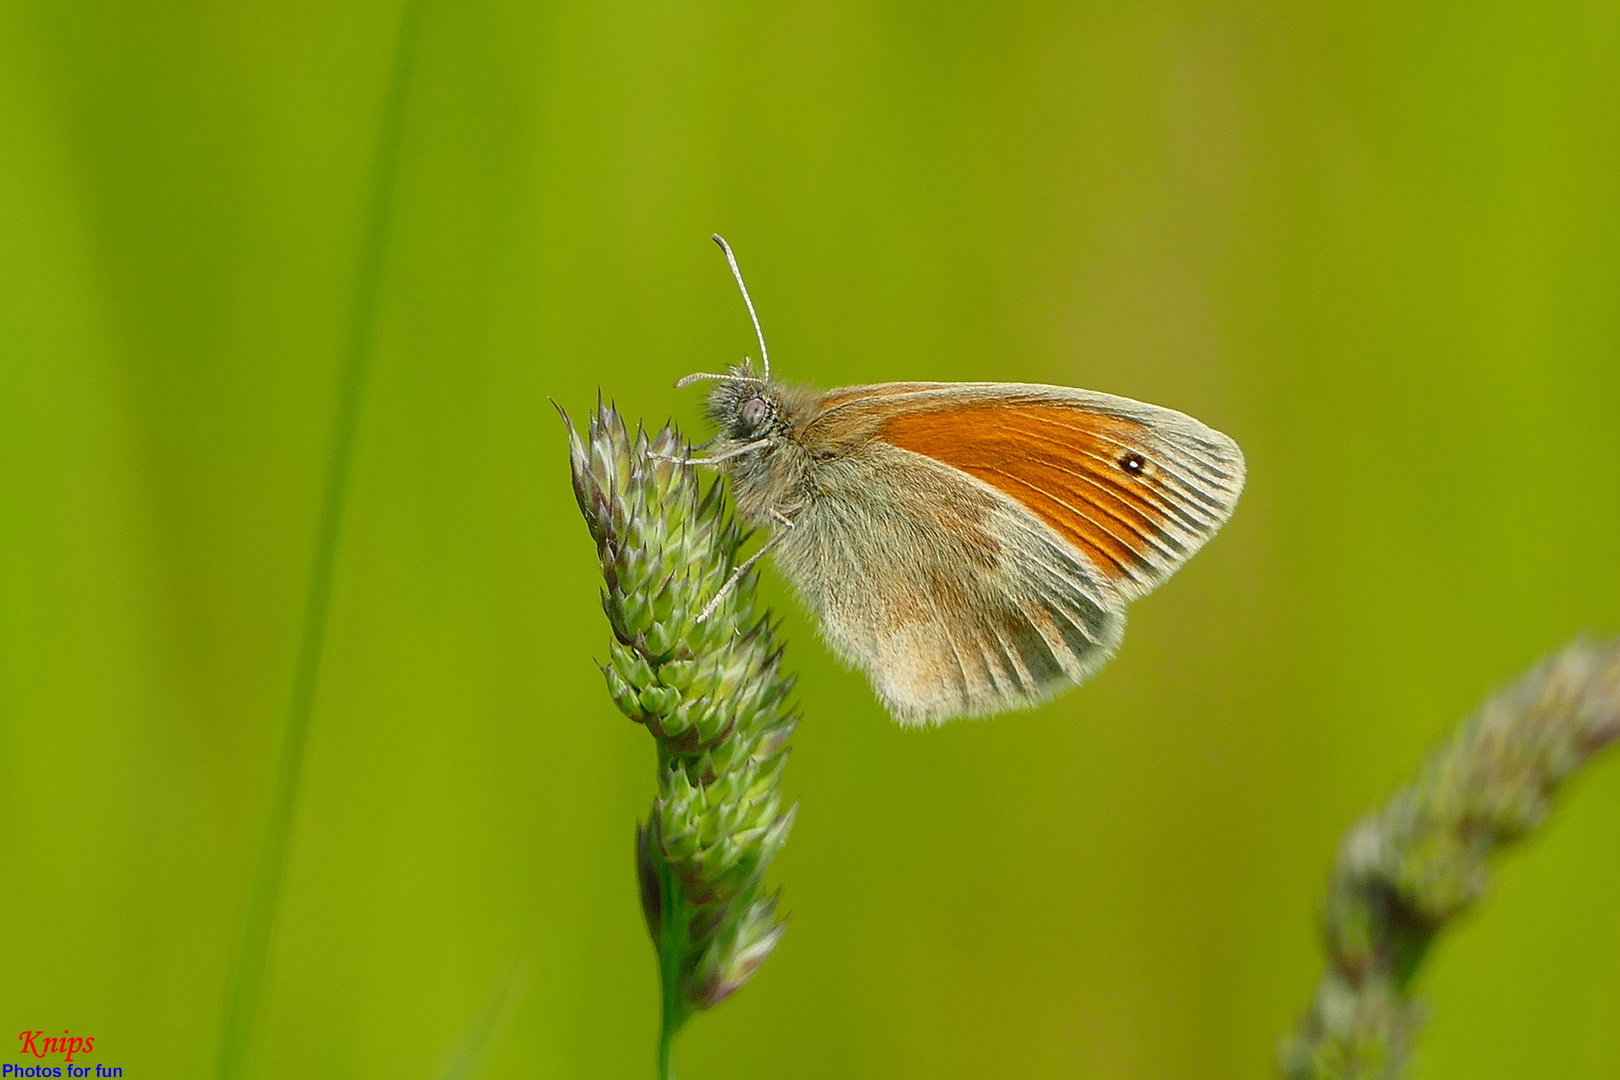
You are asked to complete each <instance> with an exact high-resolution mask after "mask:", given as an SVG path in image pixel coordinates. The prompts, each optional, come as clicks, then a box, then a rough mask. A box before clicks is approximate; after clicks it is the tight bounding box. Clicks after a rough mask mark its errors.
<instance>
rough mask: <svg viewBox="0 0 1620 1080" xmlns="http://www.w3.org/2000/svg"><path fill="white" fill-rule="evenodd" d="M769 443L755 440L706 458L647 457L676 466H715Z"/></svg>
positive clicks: (660, 455)
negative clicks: (669, 462) (670, 462)
mask: <svg viewBox="0 0 1620 1080" xmlns="http://www.w3.org/2000/svg"><path fill="white" fill-rule="evenodd" d="M713 441H714V440H713V439H710V440H709V442H710V443H712V442H713ZM771 441H772V440H770V439H757V440H755V441H754V442H751V443H743V444H742V445H741V446H734V447H732V448H731V449H730V450H727V451H725V452H724V453H720V454H716V455H714V456H713V457H706V458H697V457H670V456H669V455H668V454H649V455H648V456H649V457H653V458H657V459H658V460H659V461H672V462H674V463H675V464H677V465H717V464H719V463H720V462H722V461H730V460H731V459H732V458H734V457H742V456H743V455H744V454H752V453H753V452H754V451H756V450H763V449H765V447H767V446H769V445H770V444H771ZM708 445H709V443H704V444H703V446H708ZM692 449H694V450H697V449H700V447H697V446H694V447H692Z"/></svg>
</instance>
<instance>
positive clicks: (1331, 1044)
mask: <svg viewBox="0 0 1620 1080" xmlns="http://www.w3.org/2000/svg"><path fill="white" fill-rule="evenodd" d="M1617 738H1620V641H1614V642H1607V643H1597V642H1592V641H1585V640H1582V641H1577V642H1576V643H1574V644H1573V645H1570V646H1569V647H1567V648H1566V649H1564V650H1563V651H1562V652H1560V653H1558V654H1557V655H1555V656H1553V657H1551V658H1549V659H1547V660H1544V661H1542V662H1541V663H1540V664H1539V665H1537V666H1536V667H1535V668H1534V669H1532V670H1531V671H1530V672H1529V673H1528V674H1526V675H1524V676H1522V677H1521V678H1520V679H1519V680H1518V681H1517V682H1516V683H1514V684H1513V685H1512V686H1510V687H1508V688H1507V689H1506V690H1504V691H1502V692H1501V693H1498V694H1496V695H1494V696H1493V697H1491V698H1489V699H1488V700H1487V701H1486V702H1485V704H1484V706H1483V707H1482V708H1481V709H1480V710H1479V712H1477V713H1475V714H1474V716H1472V717H1471V718H1470V719H1469V720H1467V721H1466V722H1465V723H1464V724H1463V725H1462V726H1461V727H1460V728H1459V729H1458V730H1457V732H1456V733H1455V734H1454V735H1453V736H1452V737H1451V739H1450V741H1449V742H1447V743H1446V744H1445V746H1443V747H1442V748H1441V749H1440V750H1439V751H1438V752H1437V753H1435V754H1434V755H1433V757H1431V758H1430V759H1429V761H1428V762H1427V764H1425V766H1424V768H1423V770H1422V772H1421V773H1420V774H1419V776H1418V778H1417V781H1416V782H1415V783H1413V784H1412V785H1411V786H1410V787H1408V788H1405V789H1404V790H1402V791H1400V792H1398V793H1397V794H1396V795H1395V797H1394V798H1393V799H1391V800H1390V801H1389V804H1388V805H1386V806H1385V807H1384V808H1383V809H1382V810H1380V811H1378V812H1377V813H1374V814H1371V815H1369V816H1368V817H1366V818H1364V819H1362V820H1361V821H1360V822H1358V823H1357V824H1356V825H1355V827H1353V828H1352V829H1351V830H1350V831H1349V832H1348V833H1347V834H1346V835H1345V838H1344V842H1343V845H1342V847H1341V849H1340V851H1339V860H1338V865H1337V867H1336V869H1335V871H1334V875H1333V882H1332V886H1331V889H1330V892H1329V896H1328V901H1327V905H1326V911H1325V917H1324V920H1323V921H1324V936H1325V938H1326V944H1327V953H1328V965H1327V971H1326V973H1324V974H1323V976H1322V980H1321V982H1320V983H1319V984H1318V986H1317V990H1316V998H1315V1001H1314V1003H1313V1004H1312V1007H1311V1010H1310V1012H1309V1013H1308V1014H1306V1016H1305V1017H1304V1019H1303V1020H1302V1021H1301V1023H1300V1027H1299V1030H1298V1032H1297V1034H1295V1035H1294V1036H1293V1037H1292V1038H1290V1039H1288V1040H1286V1041H1285V1042H1284V1044H1283V1046H1282V1048H1281V1051H1280V1059H1281V1062H1280V1063H1281V1068H1282V1074H1283V1076H1284V1077H1286V1078H1287V1080H1393V1078H1394V1077H1397V1076H1399V1075H1400V1073H1401V1071H1402V1070H1403V1069H1404V1068H1405V1065H1406V1061H1407V1058H1408V1056H1409V1055H1410V1053H1411V1048H1412V1041H1413V1038H1414V1037H1415V1036H1416V1034H1417V1030H1418V1027H1419V1026H1420V1025H1421V1023H1422V1019H1423V1017H1422V1009H1421V1006H1420V1005H1419V1004H1418V1003H1417V1002H1415V1001H1413V1000H1412V999H1411V997H1410V996H1409V994H1408V991H1409V989H1410V986H1411V982H1412V977H1413V975H1414V974H1415V973H1416V971H1417V968H1418V966H1419V964H1420V963H1421V962H1422V960H1423V958H1424V955H1425V954H1426V953H1427V951H1428V948H1429V946H1430V944H1431V943H1432V942H1433V941H1434V938H1435V935H1436V934H1438V933H1439V932H1440V931H1441V930H1442V929H1444V928H1445V927H1446V926H1447V925H1448V924H1450V923H1451V922H1453V921H1454V920H1455V919H1456V918H1457V916H1459V915H1461V914H1462V913H1463V912H1464V911H1466V910H1467V909H1468V908H1469V907H1470V906H1472V905H1473V904H1474V903H1475V902H1476V901H1478V900H1479V899H1480V898H1481V897H1482V896H1483V895H1484V894H1485V891H1486V889H1487V887H1488V885H1489V883H1490V872H1489V866H1488V862H1489V859H1490V857H1491V856H1492V855H1493V854H1495V853H1496V852H1498V851H1499V850H1501V849H1502V848H1504V847H1506V846H1508V845H1510V844H1512V843H1514V842H1515V841H1518V840H1520V839H1522V838H1523V837H1524V836H1526V835H1527V834H1528V833H1529V832H1530V831H1531V830H1533V829H1534V828H1535V827H1536V826H1537V825H1539V824H1540V823H1541V822H1542V821H1543V820H1544V819H1545V818H1546V816H1547V814H1548V811H1549V810H1550V809H1551V799H1552V796H1553V793H1554V792H1555V791H1557V789H1558V787H1559V786H1560V785H1561V784H1562V783H1563V782H1564V781H1565V780H1567V779H1568V778H1569V777H1570V775H1571V774H1573V773H1574V772H1575V771H1576V770H1577V769H1579V768H1580V767H1581V766H1582V765H1584V764H1586V763H1587V762H1588V761H1589V760H1590V759H1591V758H1592V756H1593V755H1594V754H1596V753H1597V752H1598V751H1600V750H1602V749H1603V748H1604V747H1606V746H1608V745H1609V744H1611V743H1613V742H1614V741H1615V740H1616V739H1617Z"/></svg>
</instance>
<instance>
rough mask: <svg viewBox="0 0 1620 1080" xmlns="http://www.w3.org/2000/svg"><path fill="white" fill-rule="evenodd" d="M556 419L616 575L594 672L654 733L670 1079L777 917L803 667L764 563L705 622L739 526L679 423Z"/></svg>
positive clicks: (610, 414) (651, 880)
mask: <svg viewBox="0 0 1620 1080" xmlns="http://www.w3.org/2000/svg"><path fill="white" fill-rule="evenodd" d="M558 411H559V412H561V409H559V410H558ZM563 421H564V423H566V424H567V425H568V444H569V452H570V459H571V463H572V467H573V476H574V494H575V495H576V496H577V497H578V499H579V508H580V511H581V512H582V513H583V514H584V515H585V522H586V524H587V525H588V526H589V527H590V531H591V537H592V538H593V539H594V540H595V541H596V548H597V554H598V555H599V557H600V559H601V563H602V576H603V578H604V579H605V581H606V588H605V589H604V590H603V592H602V606H603V609H604V610H605V611H606V612H607V617H608V622H609V624H610V625H611V626H612V628H613V637H614V640H613V641H612V642H611V644H610V645H609V647H608V663H606V664H603V665H602V674H603V676H604V677H606V679H607V684H608V691H609V693H610V694H611V695H612V697H613V701H614V703H615V704H617V705H618V707H619V709H620V710H621V711H622V712H623V713H624V714H625V715H626V716H628V717H629V718H630V719H632V720H634V721H635V722H637V723H638V724H643V725H645V726H646V728H647V730H648V731H649V732H650V733H651V734H652V735H653V738H654V739H655V741H656V745H657V752H658V795H657V796H656V797H655V798H654V799H653V802H652V810H651V812H650V813H649V815H648V817H647V821H646V823H645V824H644V825H642V826H640V827H639V828H638V830H637V835H636V871H637V877H638V880H639V883H640V889H641V909H642V913H643V915H645V917H646V920H647V930H648V932H649V933H650V934H651V935H652V939H653V946H654V947H655V948H656V949H657V952H658V971H659V980H660V983H661V984H662V1017H663V1019H662V1024H661V1032H660V1037H659V1047H658V1069H659V1075H660V1077H663V1078H665V1080H668V1078H670V1077H672V1076H673V1075H674V1072H673V1065H672V1062H671V1051H672V1046H673V1043H674V1039H675V1035H676V1033H677V1032H678V1031H680V1029H681V1027H682V1025H683V1024H685V1023H686V1021H687V1020H688V1019H689V1018H690V1017H691V1015H692V1014H693V1013H694V1012H696V1011H697V1010H700V1009H706V1008H710V1007H712V1006H714V1005H717V1004H719V1003H720V1002H721V1001H723V1000H725V999H726V998H727V997H729V996H731V995H732V994H733V993H735V992H736V991H737V990H739V989H741V988H742V986H743V985H744V984H745V983H747V982H748V980H749V979H751V978H753V976H754V973H755V972H756V971H757V970H758V969H759V966H760V964H762V963H764V961H765V958H766V957H767V956H769V955H770V953H771V951H772V950H773V949H774V948H775V947H776V943H777V942H778V941H779V940H780V939H781V937H782V932H783V930H784V929H785V926H784V925H783V923H782V922H781V920H780V919H779V918H778V917H777V914H776V899H777V898H776V896H775V895H766V894H765V892H764V877H765V871H766V869H767V868H768V867H769V866H770V864H771V861H772V860H773V859H775V858H776V855H777V853H778V852H780V851H781V849H782V845H783V844H784V843H786V841H787V835H788V831H789V830H790V829H791V828H792V826H793V816H794V812H795V810H796V809H797V808H796V807H793V808H787V809H784V808H783V806H782V795H781V790H780V782H781V777H782V770H783V768H784V767H785V766H786V765H787V740H788V736H789V735H791V734H792V733H793V729H794V726H795V725H796V724H797V722H798V720H797V717H796V715H795V714H794V713H793V711H792V709H791V708H790V706H789V705H788V695H789V694H790V693H791V691H792V689H793V679H792V677H791V676H785V675H783V674H782V672H781V658H782V650H781V649H780V648H779V647H778V646H777V644H776V639H775V633H774V631H773V629H772V627H771V624H770V617H769V613H766V614H765V615H756V614H755V611H754V587H755V584H756V582H757V580H758V575H757V573H753V572H750V573H748V574H745V575H744V576H743V577H742V578H741V579H740V580H739V581H738V582H737V583H736V584H735V585H734V586H733V587H732V588H731V589H730V590H729V591H727V592H726V593H725V595H724V596H723V597H722V598H721V599H720V601H719V603H718V605H717V606H716V608H715V609H714V611H713V613H712V614H711V615H710V616H709V618H708V619H706V620H704V621H703V622H698V621H697V614H698V612H700V611H701V610H702V609H703V607H704V605H705V604H706V603H707V602H708V601H709V600H710V599H711V598H713V597H714V595H715V592H716V590H719V589H721V588H722V587H723V585H724V584H725V583H726V581H727V580H728V579H729V578H730V576H731V574H732V572H733V569H734V568H735V567H736V565H737V553H738V549H739V548H740V547H741V546H742V543H743V540H744V539H745V537H744V535H743V534H742V532H741V531H740V530H739V529H738V527H737V525H736V522H735V521H734V520H733V519H732V518H731V517H730V516H729V515H728V514H727V513H726V512H725V506H724V503H723V501H722V499H721V484H720V483H719V482H718V481H716V482H715V483H713V484H711V485H710V486H709V489H708V490H707V492H704V491H702V490H701V488H700V486H699V484H698V479H697V475H696V471H695V470H694V469H692V468H691V467H690V466H687V465H681V464H676V463H675V462H674V461H672V460H670V459H671V458H680V457H684V456H685V454H686V451H687V446H686V444H685V442H684V441H683V440H682V439H681V438H680V437H679V436H678V435H677V434H676V432H675V431H674V429H673V428H672V427H669V426H666V427H665V428H664V429H663V430H662V431H660V432H659V433H658V434H657V435H655V436H653V437H651V438H649V437H648V436H647V434H646V433H645V432H644V431H642V430H640V429H638V430H637V431H636V434H635V436H634V437H633V438H632V437H631V435H630V433H629V431H628V430H627V429H626V428H625V426H624V422H623V420H621V419H620V418H619V415H618V413H617V412H616V411H615V410H613V409H611V408H606V407H604V406H603V405H602V403H601V401H600V400H598V402H597V407H596V411H595V413H594V414H593V415H592V416H591V419H590V423H589V425H588V428H587V430H586V433H585V436H584V437H583V438H581V436H580V434H579V433H578V432H577V431H576V430H575V429H574V425H573V423H572V422H571V421H569V419H568V415H567V414H566V413H563Z"/></svg>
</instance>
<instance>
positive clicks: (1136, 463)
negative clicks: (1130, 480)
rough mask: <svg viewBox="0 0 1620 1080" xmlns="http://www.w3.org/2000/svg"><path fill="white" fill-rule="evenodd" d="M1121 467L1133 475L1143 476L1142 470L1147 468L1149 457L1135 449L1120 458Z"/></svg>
mask: <svg viewBox="0 0 1620 1080" xmlns="http://www.w3.org/2000/svg"><path fill="white" fill-rule="evenodd" d="M1119 467H1120V468H1122V469H1124V470H1125V471H1126V472H1128V473H1130V474H1131V475H1132V476H1141V475H1142V470H1144V469H1146V468H1147V459H1146V458H1144V457H1143V456H1142V455H1141V454H1138V453H1136V452H1135V451H1134V450H1133V451H1131V452H1130V453H1129V454H1126V455H1125V456H1124V457H1122V458H1120V459H1119Z"/></svg>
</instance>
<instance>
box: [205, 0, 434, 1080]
mask: <svg viewBox="0 0 1620 1080" xmlns="http://www.w3.org/2000/svg"><path fill="white" fill-rule="evenodd" d="M421 9H422V0H405V3H404V6H403V9H402V10H401V12H400V26H399V37H398V39H397V41H396V42H395V46H394V59H393V64H392V69H391V72H390V75H389V80H388V88H387V91H386V97H385V99H384V103H383V116H382V126H381V129H380V132H379V135H378V141H377V158H376V162H375V166H374V169H373V173H372V186H371V201H370V205H369V207H368V215H367V220H366V227H365V233H364V237H363V239H362V241H361V250H360V267H359V280H358V284H357V288H356V291H355V306H354V318H353V321H352V323H351V324H350V331H349V338H348V341H347V343H346V347H345V351H344V354H343V367H342V374H341V382H340V384H339V388H338V399H337V412H336V416H335V419H334V423H333V430H332V448H331V457H330V458H329V459H328V465H327V473H326V487H325V492H324V496H323V498H322V500H321V509H320V517H319V519H318V523H317V525H316V532H315V546H314V554H313V559H312V562H311V565H310V573H309V590H308V592H307V593H306V595H305V600H304V620H303V627H302V630H301V632H300V636H299V644H298V658H297V661H296V665H297V666H296V667H295V668H294V671H293V681H292V695H291V698H290V701H289V704H288V708H287V726H286V728H285V729H283V732H282V738H281V750H280V753H279V755H278V756H277V759H276V771H275V777H274V779H273V781H272V788H271V793H270V805H269V807H268V809H267V811H266V814H265V824H264V834H263V836H262V838H261V839H260V842H259V849H258V853H257V857H256V860H255V864H254V870H253V878H252V883H251V885H250V886H249V892H248V906H247V914H246V918H245V919H244V923H243V930H242V938H241V945H240V949H239V951H238V954H237V958H236V961H235V966H234V970H233V972H232V976H231V981H230V986H229V989H228V991H227V993H228V995H229V996H228V998H227V1000H226V1005H225V1013H224V1018H223V1022H222V1029H221V1032H220V1044H219V1064H218V1070H217V1073H216V1075H217V1076H218V1077H219V1078H220V1080H235V1078H237V1077H240V1076H241V1075H242V1074H243V1072H244V1071H245V1069H246V1067H247V1060H248V1055H249V1053H250V1052H251V1050H252V1047H253V1035H254V1027H255V1026H256V1023H257V1019H258V1013H259V1002H260V999H261V998H262V997H263V992H264V981H265V968H266V965H267V962H268V958H269V954H270V940H271V936H272V934H273V933H274V931H275V923H276V910H277V908H278V907H279V905H280V900H281V891H282V882H283V880H284V878H285V877H286V864H287V848H288V842H289V838H290V836H291V833H292V823H293V817H294V814H295V812H296V811H297V806H298V793H299V788H300V786H301V783H302V779H303V773H304V751H305V747H306V745H307V744H308V742H309V724H310V716H311V713H312V712H313V710H314V705H315V688H316V685H317V683H318V681H319V678H320V670H321V657H322V654H323V652H324V651H325V646H326V628H327V622H328V616H329V612H330V609H331V604H332V577H333V573H334V569H335V567H336V564H337V549H338V540H339V538H340V534H341V532H342V526H343V512H344V507H345V504H346V503H347V501H348V491H349V478H350V474H351V473H352V472H353V468H352V465H353V460H354V445H355V437H356V432H357V431H358V428H359V422H360V404H361V399H362V397H363V392H364V389H365V374H366V360H367V358H368V356H369V354H370V351H371V343H372V337H373V330H374V327H375V326H376V322H377V307H378V302H379V298H380V294H381V291H382V278H383V265H384V259H385V256H386V254H387V250H388V233H389V225H390V223H391V220H392V218H393V209H394V201H395V190H396V188H397V186H398V176H399V162H400V149H401V145H402V143H403V142H404V137H405V119H406V110H407V104H408V102H409V99H410V92H411V76H412V71H413V68H414V66H415V57H416V39H417V30H418V27H419V26H420V23H421V14H422V12H421Z"/></svg>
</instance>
